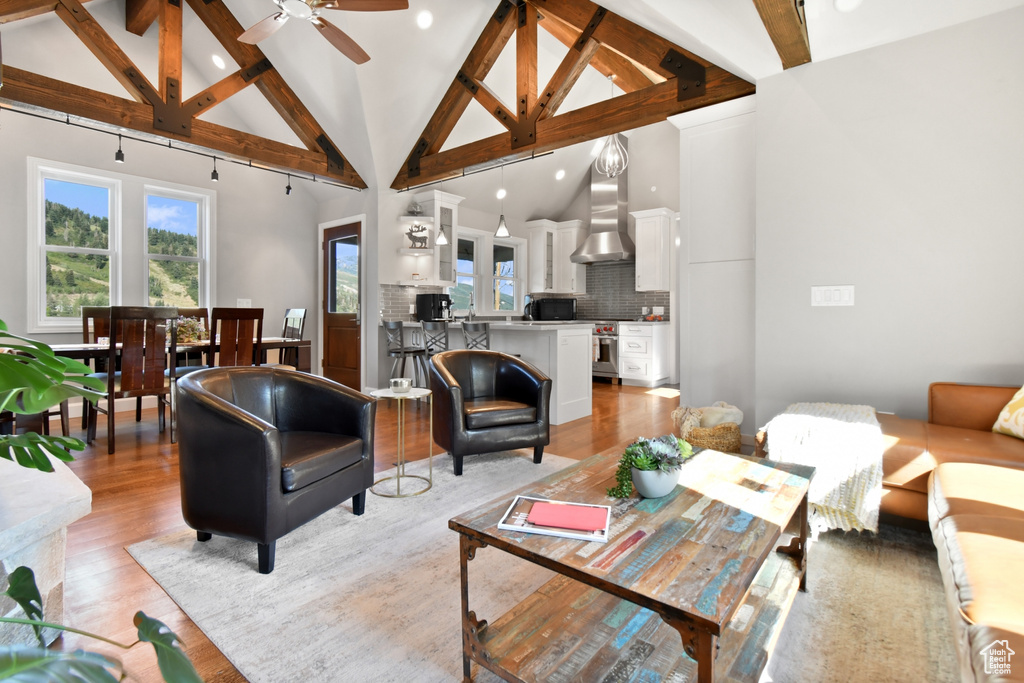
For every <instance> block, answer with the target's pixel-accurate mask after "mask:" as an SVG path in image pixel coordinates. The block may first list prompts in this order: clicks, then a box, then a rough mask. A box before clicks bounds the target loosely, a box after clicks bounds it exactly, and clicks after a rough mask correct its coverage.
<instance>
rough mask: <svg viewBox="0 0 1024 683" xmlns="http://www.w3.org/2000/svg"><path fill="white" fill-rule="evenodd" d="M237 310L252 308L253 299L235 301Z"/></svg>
mask: <svg viewBox="0 0 1024 683" xmlns="http://www.w3.org/2000/svg"><path fill="white" fill-rule="evenodd" d="M235 308H252V299H235Z"/></svg>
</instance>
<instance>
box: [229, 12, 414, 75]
mask: <svg viewBox="0 0 1024 683" xmlns="http://www.w3.org/2000/svg"><path fill="white" fill-rule="evenodd" d="M274 2H275V3H277V6H278V7H279V8H280V10H281V11H279V12H275V13H274V14H271V15H270V16H269V17H267V18H266V19H264V20H262V21H260V22H257V23H256V24H253V26H252V27H250V28H249V29H248V30H247V31H246V32H245V33H243V34H242V35H240V36H238V40H239V41H241V42H243V43H249V44H250V45H255V44H256V43H258V42H260V41H261V40H263V39H264V38H268V37H269V36H271V35H273V34H274V33H276V32H277V30H278V29H280V28H281V27H282V26H284V24H285V22H286V21H288V20H289V19H292V18H295V19H305V20H306V21H308V22H309V23H311V24H313V26H316V27H317V29H318V30H319V31H320V33H321V34H322V35H323V37H324V38H326V39H327V41H328V42H329V43H330V44H331V45H333V46H334V47H335V48H337V49H338V51H339V52H341V54H343V55H345V56H346V57H348V58H349V59H351V60H352V61H353V62H355V63H356V64H363V63H365V62H368V61H369V60H370V55H368V54H366V52H365V51H364V50H363V48H361V47H359V45H357V44H356V41H354V40H352V38H350V37H349V36H348V35H346V34H345V32H344V31H342V30H341V29H340V28H338V27H337V26H335V25H334V24H332V23H330V22H329V21H327V20H326V19H324V18H322V17H321V16H320V14H321V12H323V11H324V10H325V9H334V10H348V11H352V12H384V11H388V10H396V9H409V0H274Z"/></svg>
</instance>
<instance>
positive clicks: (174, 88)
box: [158, 0, 181, 106]
mask: <svg viewBox="0 0 1024 683" xmlns="http://www.w3.org/2000/svg"><path fill="white" fill-rule="evenodd" d="M158 9H159V10H160V48H159V49H160V54H159V65H160V67H159V71H160V97H161V99H162V100H163V101H164V102H166V103H167V104H174V105H179V106H180V104H181V3H180V2H179V3H177V4H176V3H173V2H168V1H167V0H164V1H163V2H161V3H160V4H159V5H158Z"/></svg>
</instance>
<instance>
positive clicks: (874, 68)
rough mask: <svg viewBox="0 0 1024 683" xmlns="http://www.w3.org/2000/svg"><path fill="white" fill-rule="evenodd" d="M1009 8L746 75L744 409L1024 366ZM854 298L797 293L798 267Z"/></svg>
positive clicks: (801, 275) (898, 406)
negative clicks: (750, 125)
mask: <svg viewBox="0 0 1024 683" xmlns="http://www.w3.org/2000/svg"><path fill="white" fill-rule="evenodd" d="M1022 35H1024V9H1015V10H1011V11H1008V12H1004V13H1002V14H998V15H994V16H991V17H988V18H985V19H980V20H977V21H973V22H970V23H967V24H962V25H959V26H955V27H952V28H948V29H943V30H941V31H936V32H934V33H930V34H927V35H923V36H919V37H916V38H912V39H909V40H905V41H902V42H899V43H895V44H891V45H886V46H882V47H877V48H873V49H870V50H866V51H864V52H860V53H856V54H852V55H848V56H845V57H840V58H836V59H831V60H827V61H823V62H820V63H812V64H808V65H805V66H801V67H798V68H795V69H790V70H789V71H786V72H785V73H783V74H780V75H778V76H773V77H770V78H766V79H763V80H761V81H759V82H758V84H757V118H758V129H757V279H756V282H757V300H756V301H757V314H756V315H757V358H756V363H757V371H756V372H757V419H758V421H759V422H760V423H764V422H765V421H767V420H768V419H770V418H771V416H772V415H774V414H776V413H777V412H779V411H780V410H782V409H784V408H785V407H786V405H788V404H789V403H791V402H793V401H839V402H849V403H866V404H871V405H874V406H875V407H876V408H877V409H879V410H886V411H896V412H898V413H899V414H901V415H904V416H906V417H923V416H924V415H925V412H926V392H927V386H928V384H929V383H930V382H934V381H943V380H950V381H963V382H980V383H992V384H1014V385H1018V386H1019V385H1020V384H1021V383H1022V382H1024V355H1022V354H1021V340H1022V339H1024V316H1022V315H1021V310H1022V308H1024V297H1022V293H1024V268H1022V267H1021V254H1022V253H1024V125H1022V124H1021V121H1022V115H1024V71H1022V70H1021V65H1022V64H1024V41H1021V39H1020V37H1021V36H1022ZM827 284H852V285H855V286H856V299H855V300H856V305H855V306H854V307H850V308H846V307H843V308H827V307H822V308H811V306H810V305H809V303H810V287H811V286H812V285H827Z"/></svg>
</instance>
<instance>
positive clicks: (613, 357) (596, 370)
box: [582, 320, 619, 382]
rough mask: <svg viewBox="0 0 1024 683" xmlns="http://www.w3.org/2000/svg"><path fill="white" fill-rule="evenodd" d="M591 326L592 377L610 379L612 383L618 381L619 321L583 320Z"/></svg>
mask: <svg viewBox="0 0 1024 683" xmlns="http://www.w3.org/2000/svg"><path fill="white" fill-rule="evenodd" d="M582 322H588V323H590V324H591V325H592V326H593V328H594V329H593V333H594V340H595V342H596V344H595V345H594V357H593V361H594V362H593V372H592V374H593V375H594V377H610V378H611V379H612V381H613V382H614V381H618V379H619V321H618V320H584V321H582Z"/></svg>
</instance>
